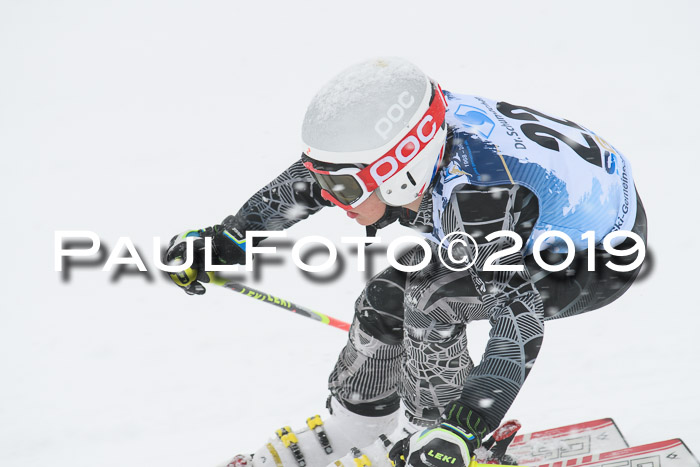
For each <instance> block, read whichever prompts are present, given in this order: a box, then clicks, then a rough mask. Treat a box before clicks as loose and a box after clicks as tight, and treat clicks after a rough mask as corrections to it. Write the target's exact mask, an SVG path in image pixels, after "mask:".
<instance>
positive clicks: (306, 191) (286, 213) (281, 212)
mask: <svg viewBox="0 0 700 467" xmlns="http://www.w3.org/2000/svg"><path fill="white" fill-rule="evenodd" d="M324 206H331V203H329V202H328V201H326V200H324V199H323V198H322V197H321V188H320V187H319V186H318V184H317V183H316V182H315V181H314V179H313V177H312V176H311V174H310V173H309V171H308V169H307V168H306V167H304V165H303V164H302V162H301V159H299V160H297V161H296V162H295V163H293V164H292V165H291V166H290V167H289V168H287V169H286V170H285V171H284V172H282V173H281V174H280V175H279V176H278V177H277V178H275V179H274V180H273V181H271V182H270V183H268V184H267V185H265V186H264V187H263V188H261V189H260V190H259V191H258V192H257V193H255V194H254V195H253V196H251V197H250V199H249V200H248V201H246V202H245V203H244V204H243V207H241V209H240V210H239V211H238V212H237V213H236V214H235V215H231V216H228V217H226V219H224V220H223V222H222V223H221V224H222V225H223V226H225V227H226V228H233V227H235V228H237V229H238V230H240V231H241V232H243V233H245V232H247V231H249V230H284V229H288V228H289V227H291V226H292V225H294V224H296V223H297V222H299V221H300V220H302V219H306V218H307V217H309V216H310V215H312V214H315V213H316V212H318V211H319V210H321V208H323V207H324Z"/></svg>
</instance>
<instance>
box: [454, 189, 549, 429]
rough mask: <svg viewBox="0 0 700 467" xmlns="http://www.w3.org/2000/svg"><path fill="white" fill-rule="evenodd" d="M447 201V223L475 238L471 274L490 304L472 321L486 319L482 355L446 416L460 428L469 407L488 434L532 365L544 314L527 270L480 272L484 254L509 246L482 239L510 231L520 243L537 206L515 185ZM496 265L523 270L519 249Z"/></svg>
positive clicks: (502, 241) (457, 195) (464, 191)
mask: <svg viewBox="0 0 700 467" xmlns="http://www.w3.org/2000/svg"><path fill="white" fill-rule="evenodd" d="M451 201H452V215H453V216H454V217H455V218H456V219H453V220H452V225H456V226H458V228H459V230H463V231H465V232H467V233H469V234H470V235H472V236H473V237H475V239H476V241H477V243H478V244H479V247H480V248H479V256H480V258H478V259H477V264H476V265H475V268H476V274H477V275H478V277H479V278H480V279H482V280H483V282H484V285H485V289H486V294H485V296H484V298H485V302H487V303H488V302H490V303H493V304H492V305H490V306H489V307H488V308H486V309H485V310H484V312H485V313H486V314H485V316H474V317H473V318H474V319H479V318H488V319H489V321H490V323H491V332H490V335H489V340H488V343H487V346H486V351H485V353H484V355H483V357H482V359H481V363H480V364H479V365H478V366H476V367H475V368H474V369H473V370H472V371H471V372H470V373H469V376H468V377H467V380H466V382H465V385H464V388H463V390H462V394H461V396H460V398H459V399H458V400H457V401H454V402H453V403H452V404H450V405H448V407H447V409H446V411H445V417H446V418H447V419H448V420H449V421H452V422H454V423H458V424H460V425H462V426H464V425H465V424H468V423H469V421H468V420H466V419H465V418H464V415H465V414H468V413H469V412H470V409H471V410H472V411H473V412H474V413H476V414H478V415H480V416H481V418H483V420H484V421H485V423H486V425H487V426H488V430H489V431H490V430H494V429H495V428H497V426H498V424H499V423H500V422H501V420H502V419H503V417H504V416H505V414H506V412H507V411H508V409H509V408H510V406H511V405H512V403H513V401H514V400H515V397H516V396H517V394H518V392H519V391H520V388H521V387H522V385H523V383H524V382H525V378H526V377H527V375H528V373H529V371H530V368H531V367H532V365H533V364H534V362H535V358H536V357H537V354H538V352H539V349H540V345H541V343H542V338H543V335H544V320H543V318H544V316H543V308H542V299H541V297H540V295H539V292H538V291H537V289H536V288H535V287H534V285H533V284H532V281H531V279H530V276H529V274H528V272H527V270H523V272H488V271H484V270H483V265H484V261H486V259H487V257H488V256H491V255H492V254H493V253H495V252H498V251H501V250H503V249H504V248H507V247H509V246H511V245H512V240H509V239H507V238H506V237H502V238H501V239H497V240H493V241H491V242H486V240H485V237H486V236H487V235H488V234H489V233H491V232H495V231H498V230H511V231H514V232H516V233H517V234H518V235H519V236H520V237H521V238H522V240H523V245H525V243H526V241H527V239H528V237H529V235H530V233H531V232H532V227H533V226H534V224H535V222H536V221H537V217H538V215H539V211H538V203H537V198H536V197H535V196H534V194H533V193H532V192H530V191H529V190H527V189H526V188H525V187H522V186H517V185H516V186H505V187H490V188H487V189H483V188H476V187H470V186H465V187H463V188H462V189H458V190H455V192H454V194H453V199H452V200H451ZM448 214H449V213H448ZM500 264H508V265H522V266H524V256H523V252H522V250H520V251H517V252H514V253H512V254H510V255H508V256H506V257H504V258H501V260H500ZM453 408H454V410H453ZM460 408H462V410H461V412H460V410H459V409H460ZM465 409H466V410H465ZM458 414H459V415H458Z"/></svg>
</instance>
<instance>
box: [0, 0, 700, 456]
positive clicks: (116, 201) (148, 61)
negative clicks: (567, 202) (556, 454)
mask: <svg viewBox="0 0 700 467" xmlns="http://www.w3.org/2000/svg"><path fill="white" fill-rule="evenodd" d="M698 5H699V4H698V2H696V1H680V0H669V1H665V2H633V1H628V2H611V1H598V0H596V1H585V2H583V1H578V2H559V1H529V2H516V1H500V2H486V1H482V2H467V1H459V2H416V1H401V2H398V1H391V2H380V1H373V2H368V1H353V2H343V3H342V4H338V3H336V2H329V1H327V2H322V1H319V2H299V1H297V2H282V1H277V2H234V1H199V2H195V1H151V0H147V1H144V0H140V1H120V2H107V1H30V0H25V1H20V0H0V164H1V165H0V167H1V169H0V177H1V178H0V183H1V186H2V194H3V196H2V202H1V206H2V216H1V219H2V243H0V247H1V248H2V252H3V254H2V259H3V261H2V266H1V267H0V271H1V272H0V274H2V281H1V282H0V283H1V284H2V292H1V293H0V465H2V466H11V467H32V466H46V465H51V466H54V467H58V466H70V467H83V466H91V467H92V466H100V467H111V466H115V467H116V466H120V467H121V466H124V465H129V466H132V467H135V466H148V467H156V466H164V467H165V466H168V467H170V466H202V467H204V466H213V465H215V464H217V463H219V462H222V461H223V460H225V459H227V458H228V457H230V456H232V455H234V454H236V453H238V452H248V451H253V450H255V449H257V448H258V447H259V446H260V445H261V444H262V443H263V442H264V441H265V439H266V438H267V437H268V436H269V435H271V434H272V433H273V430H274V429H276V428H278V427H280V426H282V425H285V424H290V425H292V426H299V425H300V424H302V423H303V421H304V420H305V419H306V417H307V416H309V415H311V414H313V413H316V412H320V411H322V410H323V404H324V401H325V397H326V394H327V391H326V378H327V375H328V373H329V371H330V370H331V368H332V366H333V364H334V361H335V357H336V355H337V353H338V352H339V350H340V349H341V348H342V346H343V345H344V342H345V336H344V333H343V332H341V331H338V330H336V329H333V328H330V327H324V326H321V325H319V324H317V323H314V322H312V321H310V320H306V319H303V318H301V317H298V316H295V315H293V314H291V313H285V312H284V311H280V310H278V309H276V308H274V307H272V306H270V305H267V304H264V303H258V302H256V301H254V300H252V299H247V298H245V297H242V296H237V295H235V294H233V293H231V292H229V291H226V290H223V289H219V288H216V287H210V288H209V291H208V293H207V294H206V295H205V296H203V297H189V296H186V295H185V294H184V293H182V292H181V291H179V290H177V289H176V288H175V287H174V286H172V285H170V284H168V283H167V282H166V281H165V280H164V279H163V278H162V277H161V276H160V274H159V273H157V271H156V270H155V268H154V266H153V261H152V259H151V255H152V253H153V247H152V238H153V237H154V236H160V237H162V239H163V242H164V243H165V242H166V241H167V240H168V239H169V238H170V237H171V236H172V235H174V234H175V233H177V232H179V231H182V230H184V229H187V228H199V227H203V226H207V225H211V224H214V223H217V222H220V221H221V220H222V219H223V218H224V217H225V216H226V215H227V214H230V213H234V212H235V211H237V209H238V208H239V206H240V205H241V204H242V203H243V202H244V201H245V200H246V199H247V197H248V196H250V195H251V194H252V193H253V192H254V191H255V190H257V189H258V188H260V187H261V186H262V185H263V184H265V183H266V182H268V181H269V180H271V179H272V178H273V177H274V176H275V175H276V174H277V173H279V172H280V171H281V170H282V169H284V168H285V167H287V166H288V165H289V164H290V163H291V162H292V161H293V160H295V158H297V157H298V156H299V154H300V151H301V146H300V144H301V143H300V128H301V121H302V117H303V114H304V111H305V108H306V105H307V103H308V101H309V100H310V98H311V97H312V96H313V94H314V93H315V92H316V90H317V89H318V88H319V87H320V86H321V85H322V84H323V83H324V82H325V81H326V80H328V79H329V78H331V77H332V76H333V75H334V74H335V73H337V72H338V71H340V70H342V69H343V68H345V67H346V66H348V65H350V64H353V63H355V62H358V61H361V60H364V59H366V58H369V57H374V56H378V55H398V56H403V57H406V58H408V59H410V60H412V61H414V62H415V63H416V64H418V65H419V66H420V67H421V68H423V69H424V70H425V71H426V72H428V73H429V74H430V75H431V76H433V77H434V78H436V79H438V80H439V81H440V82H441V84H442V86H443V87H444V88H445V89H448V90H453V91H455V92H461V93H473V94H478V95H482V96H485V97H489V98H494V99H503V100H508V101H510V102H514V103H519V104H523V105H527V106H531V107H534V108H537V109H540V110H542V111H545V112H550V113H552V114H554V115H560V116H565V117H567V118H569V119H572V120H574V121H576V122H579V123H581V124H583V125H586V126H588V127H590V128H592V129H594V130H595V131H597V132H598V133H599V134H601V135H602V136H604V137H605V138H606V139H608V140H610V141H611V142H612V143H613V144H615V145H616V146H617V147H618V148H620V149H621V150H622V151H623V152H624V153H625V154H626V155H627V156H628V157H629V158H630V159H631V161H632V163H633V167H634V173H635V179H636V182H637V186H638V188H639V191H640V193H641V196H642V198H643V200H644V203H645V205H646V209H647V213H648V216H649V241H650V247H651V249H652V251H653V256H654V260H655V263H654V264H655V267H654V270H653V272H652V274H651V275H650V276H649V278H648V279H647V280H645V281H643V282H640V283H639V284H636V285H635V286H634V287H633V288H632V289H631V290H630V291H629V292H628V293H627V294H626V295H625V296H624V297H623V298H621V299H620V300H618V301H617V302H615V303H614V304H613V305H611V306H609V307H608V308H606V309H603V310H598V311H596V312H593V313H590V314H588V315H585V316H580V317H576V318H572V319H567V320H561V321H559V322H552V323H548V325H547V329H546V336H545V343H544V347H543V349H542V351H541V353H540V356H539V359H538V363H537V364H536V365H535V367H534V369H533V371H532V373H531V375H530V377H529V380H528V381H527V383H526V384H525V386H524V389H523V390H522V392H521V394H520V396H519V398H518V399H517V401H516V403H515V404H514V405H513V407H512V409H511V411H510V412H509V414H508V416H509V417H516V418H519V419H520V420H521V421H522V422H523V425H524V430H525V431H534V430H539V429H544V428H548V427H553V426H560V425H563V424H570V423H574V422H578V421H583V420H592V419H595V418H600V417H608V416H609V417H613V418H614V419H615V420H616V421H617V423H618V425H619V427H620V428H621V430H622V431H623V433H624V434H625V435H626V437H627V440H628V442H629V443H630V444H642V443H648V442H653V441H658V440H662V439H668V438H672V437H681V438H683V439H684V440H685V441H686V443H687V444H688V445H689V446H690V448H691V449H695V450H696V451H700V408H699V407H700V406H699V404H698V396H699V395H700V391H699V390H698V383H700V376H698V372H699V371H700V363H699V362H698V356H700V338H699V337H698V332H699V329H698V328H699V327H700V316H699V313H700V306H698V301H699V298H698V286H699V285H700V283H699V282H698V278H697V267H698V261H699V260H700V257H699V255H698V253H697V248H698V238H697V235H698V227H700V224H699V223H698V220H697V219H698V216H697V212H696V211H697V199H698V194H697V193H698V192H697V188H696V184H697V173H698V172H699V169H700V164H699V163H698V156H699V154H698V149H697V148H698V144H699V143H698V141H699V140H698V112H699V111H700V110H699V109H700V98H699V96H700V91H698V88H697V86H698V83H700V73H699V71H700V64H699V57H700V54H699V48H700V47H699V46H700V33H698V28H697V20H698V18H700V8H699V7H698ZM56 230H91V231H94V232H96V233H97V234H98V235H99V236H100V237H101V238H102V240H103V242H104V246H105V247H106V248H108V250H107V251H106V252H107V253H109V252H110V251H111V250H110V249H111V248H112V247H114V245H115V244H116V242H117V239H118V238H119V237H120V236H128V237H130V238H131V239H132V240H133V241H134V243H135V244H136V245H137V246H138V248H139V250H140V251H141V253H142V254H143V256H144V260H145V261H146V264H147V266H148V267H149V269H150V270H151V271H152V277H153V279H152V281H150V282H149V281H148V280H147V278H146V277H147V275H146V274H140V275H137V274H132V275H124V276H122V277H121V278H120V279H119V280H118V281H117V282H116V283H113V282H111V281H110V277H111V276H112V274H111V273H108V272H102V271H101V270H100V269H99V268H96V267H93V268H81V269H73V270H72V271H71V280H70V282H63V281H62V280H61V275H60V273H57V272H55V271H54V232H55V231H56ZM321 232H323V233H326V234H328V235H329V236H330V238H332V239H334V240H335V241H339V238H340V236H341V235H362V233H363V230H362V229H360V228H359V227H358V226H356V225H355V224H354V223H353V222H352V221H350V220H349V219H347V218H346V217H345V216H344V213H343V212H341V211H340V210H339V209H326V210H324V212H322V213H320V214H318V215H317V216H315V218H313V219H310V220H308V221H306V222H303V223H301V224H298V225H297V226H295V227H294V228H293V229H291V230H290V232H289V234H290V235H291V236H293V237H294V238H300V237H303V236H306V235H312V234H318V233H321ZM404 233H405V232H404V231H403V230H402V229H400V228H395V229H391V230H390V231H388V232H385V233H384V235H383V236H384V238H385V239H386V240H387V241H388V240H390V239H391V238H394V237H395V236H397V235H399V234H404ZM283 253H285V251H284V250H283ZM341 253H343V254H344V256H345V257H346V259H347V265H348V267H347V269H346V271H345V272H344V274H343V275H342V278H341V280H339V281H335V282H333V283H330V284H316V283H313V282H311V281H309V280H308V279H306V278H304V277H303V276H302V275H301V274H300V273H299V271H298V270H296V269H295V268H294V266H293V265H291V261H289V250H286V253H285V255H286V256H285V257H286V258H287V260H286V262H285V265H266V266H264V267H263V273H262V280H261V281H260V282H257V283H255V285H256V286H257V287H259V288H260V289H263V290H265V291H269V292H271V293H274V294H278V295H280V296H282V297H285V298H288V299H290V300H293V301H295V302H298V303H299V304H303V305H307V306H309V307H313V308H315V309H318V310H319V311H323V312H325V313H328V314H331V315H334V316H337V317H339V318H342V319H345V320H350V319H351V317H352V310H353V303H354V300H355V297H356V296H357V295H358V294H359V292H360V291H361V289H362V284H363V277H362V274H360V273H357V272H353V269H354V268H355V264H356V263H355V259H354V257H353V256H351V255H348V254H347V249H346V248H341ZM250 280H252V279H250ZM487 333H488V325H487V324H485V323H478V324H476V325H474V326H472V328H471V331H470V337H471V342H470V347H471V348H472V350H473V352H474V353H475V357H476V358H478V356H479V355H480V353H479V352H480V349H482V348H483V346H484V343H485V341H486V335H487Z"/></svg>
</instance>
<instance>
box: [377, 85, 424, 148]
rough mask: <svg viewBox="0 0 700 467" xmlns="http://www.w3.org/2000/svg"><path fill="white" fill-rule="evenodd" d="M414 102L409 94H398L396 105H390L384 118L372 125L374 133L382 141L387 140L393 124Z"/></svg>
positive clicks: (405, 92) (413, 98)
mask: <svg viewBox="0 0 700 467" xmlns="http://www.w3.org/2000/svg"><path fill="white" fill-rule="evenodd" d="M415 101H416V99H415V97H413V96H412V95H411V93H410V92H408V91H404V92H402V93H401V94H399V97H398V99H397V103H396V104H392V105H391V107H389V108H388V109H387V111H386V117H382V118H380V119H379V120H377V123H375V124H374V131H376V132H377V133H378V134H379V136H381V137H382V139H383V140H387V139H388V138H389V134H390V133H391V130H392V128H394V124H395V123H397V122H398V121H399V120H401V119H402V118H403V116H404V115H405V113H406V109H408V108H409V107H411V106H412V105H413V103H414V102H415Z"/></svg>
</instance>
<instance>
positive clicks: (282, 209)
mask: <svg viewBox="0 0 700 467" xmlns="http://www.w3.org/2000/svg"><path fill="white" fill-rule="evenodd" d="M328 205H329V203H328V202H327V201H325V200H324V199H323V198H322V197H321V190H320V188H319V186H318V184H317V183H316V182H315V181H314V180H313V178H312V177H311V175H310V174H309V171H308V170H307V169H306V167H304V166H303V165H302V162H301V159H300V160H298V161H296V162H295V163H293V164H292V165H291V166H290V167H289V168H287V169H286V170H285V171H284V172H282V173H281V174H280V175H279V176H278V177H277V178H275V179H274V180H273V181H271V182H270V183H268V184H267V185H265V186H264V187H263V188H262V189H260V190H259V191H258V192H257V193H255V194H254V195H253V196H252V197H251V198H250V199H249V200H248V201H246V202H245V203H244V204H243V207H242V208H241V209H240V210H239V211H238V213H237V214H235V215H231V216H228V217H226V218H225V219H224V220H223V222H222V223H221V224H217V225H214V226H212V227H207V228H204V229H198V230H188V231H185V232H182V233H181V234H178V235H176V236H175V237H173V238H172V240H171V241H170V245H169V246H168V250H167V251H166V253H165V255H164V256H165V257H164V260H165V262H167V263H170V264H173V263H175V264H182V263H183V262H184V261H185V260H186V256H187V255H186V240H187V238H188V237H194V245H193V246H194V249H193V256H194V258H193V263H192V267H190V268H189V269H186V270H184V271H182V272H181V273H176V274H170V277H171V279H172V280H173V282H175V284H177V285H178V286H180V287H181V288H183V289H184V290H185V292H187V293H188V294H196V295H201V294H203V293H204V292H205V289H204V287H203V286H202V284H201V282H208V281H209V279H208V277H207V274H206V272H205V271H204V237H211V239H212V258H213V261H215V262H217V263H219V264H228V265H231V264H244V263H245V249H246V245H245V241H246V232H248V231H250V230H268V231H270V230H283V229H287V228H289V227H291V226H292V225H294V224H295V223H297V222H299V221H300V220H302V219H305V218H307V217H309V216H310V215H311V214H314V213H316V212H318V211H319V210H320V209H321V208H322V207H324V206H328ZM261 240H262V239H261V238H256V240H255V242H256V243H257V242H259V241H261Z"/></svg>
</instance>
